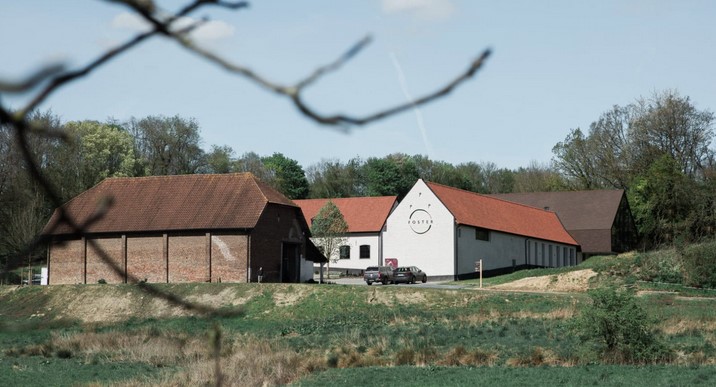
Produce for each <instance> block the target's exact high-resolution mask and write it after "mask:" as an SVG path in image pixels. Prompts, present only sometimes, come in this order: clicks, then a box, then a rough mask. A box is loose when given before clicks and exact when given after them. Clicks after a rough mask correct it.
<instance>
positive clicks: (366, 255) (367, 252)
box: [360, 245, 370, 259]
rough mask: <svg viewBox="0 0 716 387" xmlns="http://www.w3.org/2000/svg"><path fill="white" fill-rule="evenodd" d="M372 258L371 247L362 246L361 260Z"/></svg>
mask: <svg viewBox="0 0 716 387" xmlns="http://www.w3.org/2000/svg"><path fill="white" fill-rule="evenodd" d="M366 258H370V245H360V259H366Z"/></svg>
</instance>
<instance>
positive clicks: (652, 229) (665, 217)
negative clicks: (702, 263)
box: [628, 155, 696, 246]
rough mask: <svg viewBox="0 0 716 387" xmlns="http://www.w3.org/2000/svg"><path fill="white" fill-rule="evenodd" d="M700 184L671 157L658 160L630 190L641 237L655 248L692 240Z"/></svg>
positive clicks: (632, 206)
mask: <svg viewBox="0 0 716 387" xmlns="http://www.w3.org/2000/svg"><path fill="white" fill-rule="evenodd" d="M694 192H696V184H695V183H694V182H693V181H692V180H690V179H689V178H688V176H686V175H685V174H683V173H682V172H681V170H680V168H679V166H678V163H677V162H676V160H674V159H672V158H671V157H670V156H668V155H664V156H662V157H661V158H660V159H658V160H656V161H655V162H654V163H653V164H652V166H651V167H650V168H649V169H648V170H647V171H646V173H644V174H643V175H642V176H640V177H639V178H637V179H636V181H635V183H634V185H632V187H631V189H630V190H629V191H628V195H629V202H630V203H631V208H632V211H633V213H634V217H635V220H636V224H637V227H638V231H639V234H641V235H642V236H643V237H644V238H645V239H646V241H647V242H650V245H651V246H658V245H660V244H663V243H671V242H673V241H674V238H676V237H680V238H687V239H688V238H689V234H690V224H689V217H690V216H689V215H690V213H691V211H692V209H693V208H694V205H695V203H694V198H695V196H694Z"/></svg>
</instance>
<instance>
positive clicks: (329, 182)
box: [306, 157, 364, 198]
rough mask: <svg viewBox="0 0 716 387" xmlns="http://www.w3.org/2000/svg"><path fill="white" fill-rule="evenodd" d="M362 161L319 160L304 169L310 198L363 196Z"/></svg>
mask: <svg viewBox="0 0 716 387" xmlns="http://www.w3.org/2000/svg"><path fill="white" fill-rule="evenodd" d="M361 168H362V163H361V160H360V159H359V158H357V157H356V158H353V159H351V160H349V161H348V162H347V163H345V164H343V163H341V161H340V160H337V159H334V160H321V161H320V162H319V163H316V164H314V165H312V166H310V167H308V168H307V170H306V178H307V179H308V182H309V197H311V198H345V197H354V196H363V191H364V188H363V185H364V184H363V179H362V175H361Z"/></svg>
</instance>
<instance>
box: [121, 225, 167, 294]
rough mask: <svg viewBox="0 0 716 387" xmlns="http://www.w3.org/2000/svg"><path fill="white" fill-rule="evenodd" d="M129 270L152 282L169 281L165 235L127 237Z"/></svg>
mask: <svg viewBox="0 0 716 387" xmlns="http://www.w3.org/2000/svg"><path fill="white" fill-rule="evenodd" d="M127 272H129V274H131V275H133V276H134V277H135V278H136V279H138V280H140V281H142V280H146V281H147V282H150V283H161V282H167V260H166V259H165V257H164V237H163V236H130V237H128V238H127Z"/></svg>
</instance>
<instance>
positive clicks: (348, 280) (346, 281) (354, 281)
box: [326, 277, 472, 289]
mask: <svg viewBox="0 0 716 387" xmlns="http://www.w3.org/2000/svg"><path fill="white" fill-rule="evenodd" d="M326 281H328V282H334V283H336V284H338V285H356V286H361V285H362V286H368V284H366V283H365V281H363V278H360V277H344V278H331V279H330V280H326ZM370 286H384V285H382V284H380V283H374V284H373V285H370ZM385 286H401V287H402V286H408V287H418V288H433V289H465V288H468V287H470V288H472V286H463V285H456V284H454V283H447V284H446V283H441V282H430V281H428V282H426V283H422V282H417V283H415V284H400V285H391V284H388V285H385Z"/></svg>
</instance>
